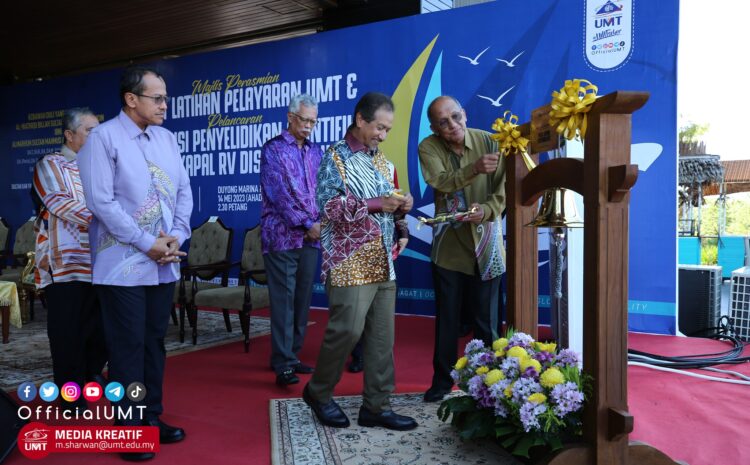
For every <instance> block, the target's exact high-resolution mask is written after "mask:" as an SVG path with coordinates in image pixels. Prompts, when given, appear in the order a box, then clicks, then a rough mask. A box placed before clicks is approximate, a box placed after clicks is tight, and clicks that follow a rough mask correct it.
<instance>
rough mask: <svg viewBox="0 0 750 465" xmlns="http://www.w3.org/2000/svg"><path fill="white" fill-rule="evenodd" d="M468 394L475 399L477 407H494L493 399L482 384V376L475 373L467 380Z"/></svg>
mask: <svg viewBox="0 0 750 465" xmlns="http://www.w3.org/2000/svg"><path fill="white" fill-rule="evenodd" d="M468 388H469V395H470V396H471V397H472V398H473V399H474V400H476V401H477V405H478V406H479V407H492V408H494V407H495V399H494V398H493V397H492V394H491V393H490V390H489V389H488V388H487V386H486V385H485V384H484V376H481V375H476V376H474V377H473V378H471V379H470V380H469V383H468Z"/></svg>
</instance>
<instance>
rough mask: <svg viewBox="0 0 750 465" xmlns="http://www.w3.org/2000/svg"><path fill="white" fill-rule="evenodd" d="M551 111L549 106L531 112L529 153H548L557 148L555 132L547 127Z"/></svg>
mask: <svg viewBox="0 0 750 465" xmlns="http://www.w3.org/2000/svg"><path fill="white" fill-rule="evenodd" d="M551 110H552V108H551V107H550V106H549V105H545V106H543V107H539V108H537V109H536V110H534V111H532V112H531V137H529V139H530V140H531V149H530V150H529V152H530V153H540V152H549V151H551V150H555V149H556V148H557V144H558V142H557V132H556V131H555V130H554V128H552V127H551V126H550V125H549V112H550V111H551Z"/></svg>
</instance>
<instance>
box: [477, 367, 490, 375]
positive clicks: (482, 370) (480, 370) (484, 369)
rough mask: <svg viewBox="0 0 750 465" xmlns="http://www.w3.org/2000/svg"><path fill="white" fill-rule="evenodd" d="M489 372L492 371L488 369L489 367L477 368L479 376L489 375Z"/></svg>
mask: <svg viewBox="0 0 750 465" xmlns="http://www.w3.org/2000/svg"><path fill="white" fill-rule="evenodd" d="M488 371H490V369H489V368H487V367H479V368H477V374H478V375H483V374H485V373H487V372H488Z"/></svg>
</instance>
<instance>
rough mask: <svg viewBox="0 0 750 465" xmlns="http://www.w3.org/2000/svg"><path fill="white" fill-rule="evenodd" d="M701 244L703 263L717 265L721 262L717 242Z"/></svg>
mask: <svg viewBox="0 0 750 465" xmlns="http://www.w3.org/2000/svg"><path fill="white" fill-rule="evenodd" d="M705 242H707V241H704V243H702V244H701V265H716V264H718V263H719V248H718V247H717V246H716V244H705Z"/></svg>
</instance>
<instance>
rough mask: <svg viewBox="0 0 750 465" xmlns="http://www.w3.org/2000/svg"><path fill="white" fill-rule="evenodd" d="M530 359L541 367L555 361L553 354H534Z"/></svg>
mask: <svg viewBox="0 0 750 465" xmlns="http://www.w3.org/2000/svg"><path fill="white" fill-rule="evenodd" d="M532 357H534V359H535V360H537V361H538V362H539V363H541V364H542V365H548V364H550V363H552V361H553V360H554V359H555V354H552V353H549V352H536V353H534V355H532Z"/></svg>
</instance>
